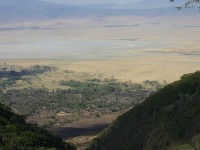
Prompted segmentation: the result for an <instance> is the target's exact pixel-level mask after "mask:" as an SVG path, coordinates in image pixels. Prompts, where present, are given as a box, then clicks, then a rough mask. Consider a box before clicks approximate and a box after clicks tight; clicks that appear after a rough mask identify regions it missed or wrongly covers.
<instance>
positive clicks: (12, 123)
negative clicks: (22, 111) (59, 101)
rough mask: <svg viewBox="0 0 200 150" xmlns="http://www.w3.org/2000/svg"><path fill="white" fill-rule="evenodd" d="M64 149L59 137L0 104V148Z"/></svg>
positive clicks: (14, 149)
mask: <svg viewBox="0 0 200 150" xmlns="http://www.w3.org/2000/svg"><path fill="white" fill-rule="evenodd" d="M48 149H49V150H50V149H51V150H65V146H64V143H63V142H62V140H61V139H59V138H57V137H54V136H52V135H51V134H50V133H49V132H47V131H45V130H43V129H40V128H39V127H37V126H36V125H31V124H26V123H25V121H24V118H23V117H22V116H18V115H16V114H14V113H12V112H11V111H10V110H9V109H8V108H6V107H5V106H3V105H2V104H0V150H48Z"/></svg>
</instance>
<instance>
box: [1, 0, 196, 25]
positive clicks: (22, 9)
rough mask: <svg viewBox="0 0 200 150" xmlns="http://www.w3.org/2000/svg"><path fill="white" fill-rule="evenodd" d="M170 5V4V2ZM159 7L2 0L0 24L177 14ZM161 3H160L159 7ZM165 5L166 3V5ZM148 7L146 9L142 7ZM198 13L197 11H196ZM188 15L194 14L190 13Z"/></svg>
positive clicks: (143, 4) (144, 3)
mask: <svg viewBox="0 0 200 150" xmlns="http://www.w3.org/2000/svg"><path fill="white" fill-rule="evenodd" d="M155 3H156V4H155ZM169 3H170V2H169ZM150 4H151V5H157V0H153V1H152V3H151V2H147V1H146V0H145V1H142V2H139V3H136V4H135V3H134V4H133V6H134V7H132V6H131V7H130V8H129V7H123V8H116V6H115V5H113V4H105V5H87V6H82V7H80V6H68V5H61V4H53V3H48V2H43V1H39V0H0V22H2V23H3V22H15V21H27V20H41V19H51V18H62V17H90V16H93V17H94V16H99V17H104V16H114V15H115V16H120V15H121V16H132V15H133V16H134V15H136V16H159V15H161V16H162V15H171V14H177V13H178V12H177V10H175V8H173V7H168V6H166V7H157V8H151V7H148V5H150ZM159 4H160V3H158V5H159ZM164 4H165V3H164ZM145 5H147V7H146V8H143V7H140V6H144V7H145ZM195 12H196V11H195ZM187 14H194V13H193V11H190V12H189V13H188V12H187Z"/></svg>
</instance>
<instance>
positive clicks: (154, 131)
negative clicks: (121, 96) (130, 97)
mask: <svg viewBox="0 0 200 150" xmlns="http://www.w3.org/2000/svg"><path fill="white" fill-rule="evenodd" d="M199 133H200V71H197V72H195V73H192V74H187V75H184V76H182V77H181V80H179V81H176V82H174V83H172V84H170V85H167V86H166V87H164V88H163V89H162V90H160V91H159V92H157V93H156V94H154V95H151V96H150V97H149V98H147V99H146V101H144V102H143V103H142V104H140V105H138V106H136V107H135V108H133V109H132V110H130V111H129V112H127V113H126V114H124V115H122V116H120V117H119V118H118V119H117V120H116V121H115V122H114V123H113V124H112V126H110V127H109V128H108V129H106V130H105V131H104V132H103V133H102V134H101V135H99V137H98V138H97V139H96V140H95V141H94V143H93V144H92V146H91V149H101V150H106V149H108V150H123V149H124V150H129V149H131V150H162V149H170V150H173V149H178V148H180V149H181V148H182V149H184V148H185V149H187V148H186V147H189V148H188V149H190V150H192V146H193V145H183V144H187V143H190V141H191V139H192V141H193V144H194V143H195V144H194V145H197V146H199V145H198V144H200V138H199V137H200V136H199V135H198V134H199ZM194 141H196V142H194ZM181 145H183V146H182V147H180V146H181Z"/></svg>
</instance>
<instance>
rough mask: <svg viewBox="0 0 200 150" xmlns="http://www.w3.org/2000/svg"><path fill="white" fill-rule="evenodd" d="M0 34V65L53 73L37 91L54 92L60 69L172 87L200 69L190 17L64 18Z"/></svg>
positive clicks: (196, 29)
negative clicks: (48, 69) (35, 67)
mask: <svg viewBox="0 0 200 150" xmlns="http://www.w3.org/2000/svg"><path fill="white" fill-rule="evenodd" d="M169 20H170V21H169ZM0 29H1V30H0V34H1V36H0V59H1V60H0V63H1V64H3V63H8V64H15V65H20V66H24V67H27V66H31V65H35V64H39V65H49V66H54V67H57V68H58V72H57V73H55V74H49V75H43V76H41V79H42V80H41V81H38V83H37V82H36V83H35V84H33V85H32V86H36V87H37V86H41V84H43V85H44V86H45V87H48V88H52V87H53V88H57V86H58V85H56V84H55V82H53V81H54V80H55V81H60V80H61V79H66V78H67V77H66V76H65V75H64V74H63V71H65V70H70V71H75V72H85V73H92V74H103V75H104V76H105V77H111V76H115V78H117V79H119V80H123V81H127V80H132V81H134V82H142V81H144V80H147V79H149V80H158V81H163V80H167V82H172V81H174V80H177V79H179V77H180V76H181V75H182V74H185V73H190V72H194V71H196V70H199V68H200V46H199V35H200V20H199V19H198V18H196V17H192V16H190V17H188V16H181V15H180V16H163V17H159V16H158V17H152V18H146V17H138V16H128V17H127V16H126V17H123V16H121V17H119V16H118V17H104V18H100V17H99V18H98V17H94V18H92V17H91V18H68V19H66V18H64V19H54V20H46V21H45V20H43V21H35V22H23V23H10V24H0ZM49 81H51V82H49ZM37 84H39V85H37Z"/></svg>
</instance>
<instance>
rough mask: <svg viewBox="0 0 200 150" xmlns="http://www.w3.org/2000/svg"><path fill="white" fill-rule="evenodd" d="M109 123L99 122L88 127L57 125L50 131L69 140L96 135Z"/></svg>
mask: <svg viewBox="0 0 200 150" xmlns="http://www.w3.org/2000/svg"><path fill="white" fill-rule="evenodd" d="M108 125H109V124H99V125H94V126H90V127H86V128H73V127H56V128H52V129H50V130H49V131H50V132H51V133H53V134H54V135H57V136H59V137H60V138H61V139H63V140H67V139H69V138H71V137H77V136H85V135H95V134H98V133H99V132H101V131H102V130H103V129H105V128H106V127H108Z"/></svg>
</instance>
